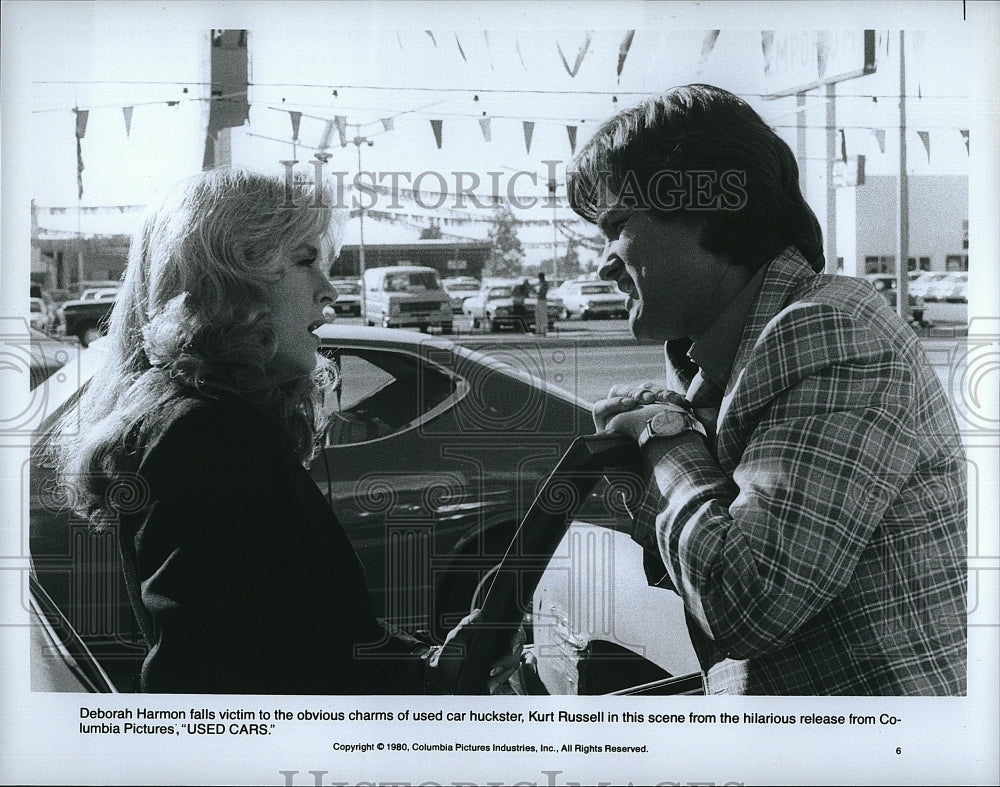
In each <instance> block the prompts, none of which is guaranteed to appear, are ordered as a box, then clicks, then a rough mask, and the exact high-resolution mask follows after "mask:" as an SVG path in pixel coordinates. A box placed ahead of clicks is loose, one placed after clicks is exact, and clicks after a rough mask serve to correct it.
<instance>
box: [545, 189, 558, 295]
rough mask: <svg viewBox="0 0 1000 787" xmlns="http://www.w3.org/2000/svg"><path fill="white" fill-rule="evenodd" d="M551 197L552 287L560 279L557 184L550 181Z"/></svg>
mask: <svg viewBox="0 0 1000 787" xmlns="http://www.w3.org/2000/svg"><path fill="white" fill-rule="evenodd" d="M548 186H549V196H550V197H551V199H552V286H553V287H554V286H555V282H556V280H557V279H558V278H559V240H558V238H557V236H556V182H555V180H550V181H549V183H548Z"/></svg>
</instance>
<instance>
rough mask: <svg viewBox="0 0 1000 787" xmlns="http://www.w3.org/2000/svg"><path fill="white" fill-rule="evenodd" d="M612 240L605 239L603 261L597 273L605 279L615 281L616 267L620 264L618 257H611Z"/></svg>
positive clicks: (602, 253)
mask: <svg viewBox="0 0 1000 787" xmlns="http://www.w3.org/2000/svg"><path fill="white" fill-rule="evenodd" d="M610 254H611V241H605V243H604V251H603V252H601V262H600V264H599V265H598V266H597V275H598V276H600V277H601V278H602V279H604V280H605V281H615V279H616V278H617V277H616V276H615V269H616V268H617V267H618V265H619V264H620V263H619V262H618V259H617V258H611V257H610Z"/></svg>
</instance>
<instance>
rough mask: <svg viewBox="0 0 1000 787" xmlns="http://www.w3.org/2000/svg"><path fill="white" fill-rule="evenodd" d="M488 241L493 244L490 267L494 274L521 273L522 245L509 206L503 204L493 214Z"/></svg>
mask: <svg viewBox="0 0 1000 787" xmlns="http://www.w3.org/2000/svg"><path fill="white" fill-rule="evenodd" d="M489 238H490V243H492V244H493V251H492V254H491V261H490V269H491V273H492V275H494V276H507V277H511V278H513V277H516V276H520V275H521V264H522V262H523V261H524V247H523V246H522V245H521V239H520V238H518V237H517V219H515V218H514V213H513V212H512V211H511V209H510V207H509V206H507V205H504V206H503V207H499V208H497V209H496V212H495V213H494V214H493V226H491V227H490V233H489Z"/></svg>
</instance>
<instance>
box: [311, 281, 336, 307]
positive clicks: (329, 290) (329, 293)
mask: <svg viewBox="0 0 1000 787" xmlns="http://www.w3.org/2000/svg"><path fill="white" fill-rule="evenodd" d="M322 279H323V283H322V284H321V285H320V288H319V290H318V292H317V295H316V299H317V300H318V301H319V303H321V304H323V305H324V306H329V305H330V304H332V303H333V302H334V301H335V300H337V296H338V295H339V294H340V293H338V292H337V290H336V288H335V287H334V286H333V284H331V283H330V280H329V279H327V278H326V277H325V276H323V277H322Z"/></svg>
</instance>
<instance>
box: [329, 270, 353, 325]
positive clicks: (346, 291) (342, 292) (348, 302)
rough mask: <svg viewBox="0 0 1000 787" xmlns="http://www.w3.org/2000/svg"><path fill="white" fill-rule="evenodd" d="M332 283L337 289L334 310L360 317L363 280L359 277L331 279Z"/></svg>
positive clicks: (338, 312)
mask: <svg viewBox="0 0 1000 787" xmlns="http://www.w3.org/2000/svg"><path fill="white" fill-rule="evenodd" d="M330 284H331V285H332V286H333V288H334V289H335V290H336V291H337V300H336V301H335V302H334V304H333V310H334V312H336V313H337V314H346V315H348V316H352V317H360V316H361V282H360V281H358V280H357V279H330Z"/></svg>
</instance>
